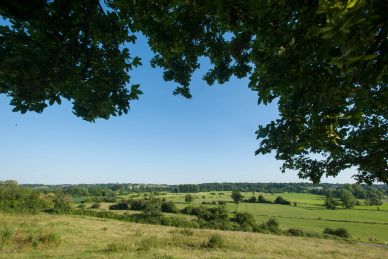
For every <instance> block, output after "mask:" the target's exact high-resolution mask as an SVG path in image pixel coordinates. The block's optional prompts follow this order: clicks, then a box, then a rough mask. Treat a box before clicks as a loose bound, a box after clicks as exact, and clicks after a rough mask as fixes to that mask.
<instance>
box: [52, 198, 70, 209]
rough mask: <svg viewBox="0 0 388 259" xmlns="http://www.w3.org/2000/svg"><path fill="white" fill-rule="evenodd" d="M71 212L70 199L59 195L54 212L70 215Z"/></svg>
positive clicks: (55, 200)
mask: <svg viewBox="0 0 388 259" xmlns="http://www.w3.org/2000/svg"><path fill="white" fill-rule="evenodd" d="M70 211H71V202H70V198H69V197H67V196H65V195H63V194H57V196H56V197H55V199H54V207H53V212H55V213H68V212H70Z"/></svg>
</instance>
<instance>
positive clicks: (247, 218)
mask: <svg viewBox="0 0 388 259" xmlns="http://www.w3.org/2000/svg"><path fill="white" fill-rule="evenodd" d="M232 221H234V222H236V223H238V224H240V225H241V226H251V227H253V226H255V225H256V223H255V219H254V218H253V215H252V214H250V213H247V212H243V213H240V212H239V213H236V215H235V216H234V218H233V219H232Z"/></svg>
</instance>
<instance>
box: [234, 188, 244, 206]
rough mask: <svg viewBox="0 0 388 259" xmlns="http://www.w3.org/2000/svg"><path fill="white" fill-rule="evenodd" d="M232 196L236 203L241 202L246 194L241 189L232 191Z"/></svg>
mask: <svg viewBox="0 0 388 259" xmlns="http://www.w3.org/2000/svg"><path fill="white" fill-rule="evenodd" d="M231 197H232V199H233V201H234V202H235V203H237V204H238V203H240V201H242V200H243V198H244V196H243V195H242V194H241V192H239V191H232V194H231Z"/></svg>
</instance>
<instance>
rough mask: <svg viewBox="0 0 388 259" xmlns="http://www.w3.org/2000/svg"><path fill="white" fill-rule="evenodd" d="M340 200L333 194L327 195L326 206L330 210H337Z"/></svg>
mask: <svg viewBox="0 0 388 259" xmlns="http://www.w3.org/2000/svg"><path fill="white" fill-rule="evenodd" d="M337 205H338V202H337V201H336V200H335V199H334V198H333V197H332V196H331V195H328V196H326V200H325V207H326V209H329V210H335V209H336V208H337Z"/></svg>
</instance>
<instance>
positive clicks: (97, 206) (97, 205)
mask: <svg viewBox="0 0 388 259" xmlns="http://www.w3.org/2000/svg"><path fill="white" fill-rule="evenodd" d="M90 208H91V209H99V208H101V204H100V203H93V204H92V206H90ZM109 209H110V207H109Z"/></svg>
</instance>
